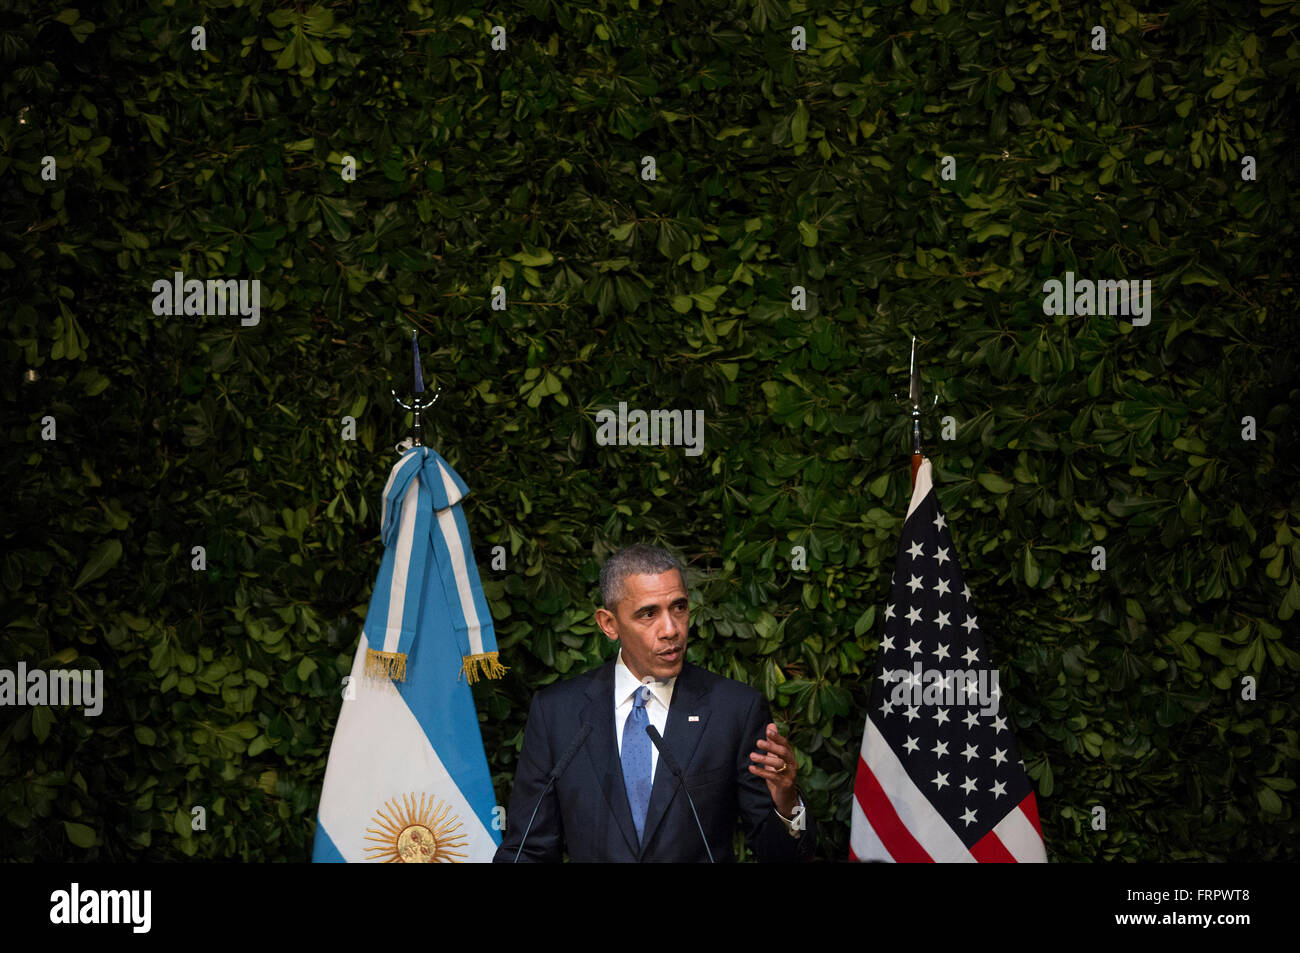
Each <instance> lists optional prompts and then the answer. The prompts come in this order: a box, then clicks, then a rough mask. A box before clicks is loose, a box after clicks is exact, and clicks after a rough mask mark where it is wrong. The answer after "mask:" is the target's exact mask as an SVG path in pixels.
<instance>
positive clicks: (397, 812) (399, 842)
mask: <svg viewBox="0 0 1300 953" xmlns="http://www.w3.org/2000/svg"><path fill="white" fill-rule="evenodd" d="M426 798H427V800H428V805H427V806H426V804H425V800H426ZM384 808H387V813H385V810H384ZM448 814H451V807H450V806H449V805H447V804H446V803H445V802H443V801H439V800H436V799H435V798H434V797H432V796H431V795H425V794H421V795H420V805H419V807H418V808H417V807H416V805H415V795H414V794H403V795H402V803H401V804H398V803H397V800H396V798H394V799H393V800H390V801H387V802H385V804H384V807H383V808H380V809H379V810H377V811H375V815H376V816H375V817H374V818H372V823H374V824H375V825H377V828H378V829H376V828H375V827H367V828H366V833H367V834H373V835H376V836H373V837H367V838H366V840H369V841H377V842H378V843H379V844H380V845H382V846H379V847H367V848H366V854H367V855H368V856H367V857H366V859H367V860H372V861H380V862H382V863H385V864H458V863H460V862H461V861H462V860H464V859H465V854H464V852H462V851H461V850H459V849H458V848H462V847H464V846H465V844H466V839H465V835H464V834H462V833H461V823H460V818H458V817H457V816H456V815H455V814H451V816H450V817H448V816H447V815H448Z"/></svg>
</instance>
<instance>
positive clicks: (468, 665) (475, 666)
mask: <svg viewBox="0 0 1300 953" xmlns="http://www.w3.org/2000/svg"><path fill="white" fill-rule="evenodd" d="M460 671H461V674H462V675H464V676H465V678H466V679H467V680H468V681H469V683H470V684H471V685H473V684H474V683H475V682H477V681H478V680H479V678H500V677H501V676H502V675H504V674H505V673H506V672H507V671H509V669H507V668H506V667H505V666H504V665H502V664H501V661H500V660H499V659H498V657H497V653H496V652H483V653H482V654H480V655H466V656H463V657H462V658H461V663H460Z"/></svg>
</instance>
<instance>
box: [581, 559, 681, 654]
mask: <svg viewBox="0 0 1300 953" xmlns="http://www.w3.org/2000/svg"><path fill="white" fill-rule="evenodd" d="M689 619H690V614H689V611H688V603H687V598H686V587H685V586H683V585H682V577H681V573H679V572H677V570H675V569H670V570H668V572H664V573H660V574H659V575H657V576H652V575H639V574H638V575H631V576H624V577H623V598H622V599H620V600H619V602H618V605H616V606H614V607H613V611H610V609H609V608H603V609H597V610H596V621H597V622H598V623H599V624H600V627H601V629H602V630H604V632H605V635H607V636H608V637H609V638H611V639H614V640H616V641H618V642H621V643H622V645H623V662H624V664H626V665H627V667H628V668H629V669H630V670H631V672H632V674H633V675H635V676H636V677H637V678H645V677H646V676H647V675H649V676H651V677H652V678H654V679H656V680H663V679H667V678H672V677H673V676H675V675H677V674H678V673H679V672H681V670H682V661H683V660H684V659H685V658H686V630H687V625H688V622H689Z"/></svg>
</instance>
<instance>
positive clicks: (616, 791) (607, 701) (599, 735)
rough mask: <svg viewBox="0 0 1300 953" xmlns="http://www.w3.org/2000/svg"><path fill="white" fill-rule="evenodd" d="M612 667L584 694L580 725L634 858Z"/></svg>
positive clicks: (633, 830) (636, 846) (635, 847)
mask: <svg viewBox="0 0 1300 953" xmlns="http://www.w3.org/2000/svg"><path fill="white" fill-rule="evenodd" d="M615 664H617V663H616V662H609V663H607V664H606V665H605V667H604V668H602V669H601V670H600V672H599V674H598V676H597V677H596V679H595V680H594V681H593V682H592V686H591V688H590V689H589V690H588V692H587V698H588V701H587V707H586V708H584V709H583V711H582V721H584V722H585V723H587V724H589V725H591V737H590V738H589V739H588V740H587V744H586V745H584V746H583V747H584V748H586V751H587V756H588V757H589V758H590V759H591V766H592V769H593V770H594V771H595V772H596V778H597V779H598V780H599V782H600V789H601V792H602V793H603V794H604V795H605V802H606V804H607V805H608V806H609V812H610V814H612V815H613V817H614V820H615V821H616V822H617V823H618V829H619V830H620V831H621V832H622V834H623V839H624V840H625V841H627V848H628V851H629V852H630V853H631V854H632V855H633V856H636V854H637V852H638V850H639V849H640V845H639V844H638V843H637V839H636V825H634V824H633V823H632V808H631V806H630V805H629V804H628V800H627V788H626V787H624V785H623V762H622V761H621V760H620V759H619V756H618V738H617V737H615V735H614V665H615ZM674 707H675V706H674ZM652 793H653V792H652ZM651 803H653V800H652V802H651Z"/></svg>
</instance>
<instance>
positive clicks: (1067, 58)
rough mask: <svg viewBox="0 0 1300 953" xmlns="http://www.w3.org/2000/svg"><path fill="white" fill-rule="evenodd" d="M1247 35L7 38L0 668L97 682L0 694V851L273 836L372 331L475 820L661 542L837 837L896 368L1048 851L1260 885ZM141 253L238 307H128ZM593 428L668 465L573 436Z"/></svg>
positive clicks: (1286, 212)
mask: <svg viewBox="0 0 1300 953" xmlns="http://www.w3.org/2000/svg"><path fill="white" fill-rule="evenodd" d="M1297 8H1298V5H1297V4H1295V3H1290V2H1278V0H1264V2H1262V3H1245V2H1235V0H1220V2H1183V3H1177V4H1173V5H1169V6H1167V7H1165V8H1163V9H1160V10H1158V11H1151V12H1146V11H1138V10H1137V9H1136V8H1134V7H1132V6H1130V5H1129V4H1127V3H1124V2H1108V3H1103V4H1100V5H1096V4H1091V5H1076V4H1071V3H1063V2H1059V0H1033V2H1024V0H999V2H996V3H993V2H984V0H975V2H970V3H950V2H949V0H942V2H941V0H913V2H911V3H882V4H878V5H865V6H864V5H861V4H856V3H839V4H824V3H812V4H798V3H791V2H782V0H739V2H733V0H727V2H719V3H713V2H699V3H683V4H675V3H673V4H668V3H665V4H662V5H660V4H656V3H651V2H647V0H640V2H636V0H629V2H626V3H624V2H619V3H612V2H608V3H607V2H599V0H593V2H587V3H550V2H544V0H536V2H524V3H518V4H512V5H510V7H509V9H508V10H504V9H503V10H502V11H496V10H485V9H482V8H479V7H475V6H472V5H464V6H455V5H452V4H448V3H439V2H432V3H426V2H424V0H409V2H407V3H405V4H399V3H371V4H365V3H329V4H319V5H314V6H310V5H307V4H306V3H299V4H285V5H283V6H278V5H276V4H272V3H263V2H258V0H243V2H241V0H229V2H214V3H206V4H196V3H191V2H187V0H178V2H176V3H174V4H170V3H163V2H161V0H155V2H150V3H125V2H120V0H106V2H104V3H102V4H96V5H94V9H91V7H89V6H87V7H85V8H82V9H80V10H78V9H75V8H71V7H69V8H64V7H63V6H61V5H60V4H52V5H51V4H44V3H36V2H24V0H16V2H12V3H9V4H8V5H7V6H6V8H5V9H4V10H3V11H2V12H0V57H2V58H3V62H4V68H3V71H2V73H3V80H2V82H0V90H2V91H3V100H4V108H3V110H2V111H0V145H2V146H3V156H2V157H0V176H2V179H0V181H2V183H3V184H2V185H0V188H2V189H3V196H4V199H3V211H2V215H3V227H2V228H0V276H2V279H0V280H2V281H3V288H2V289H0V314H2V315H3V321H4V326H5V334H4V338H3V342H2V343H0V347H2V348H3V355H4V368H5V372H4V374H3V377H2V378H0V388H2V389H3V397H4V401H3V403H4V408H3V414H4V417H3V421H2V428H3V434H4V442H5V445H6V446H5V452H4V454H3V461H2V463H0V467H2V468H3V480H4V487H5V492H6V495H7V497H8V505H7V506H6V507H5V508H4V522H3V538H4V552H3V559H2V561H0V582H2V592H3V611H2V615H3V623H4V631H3V640H2V641H0V666H4V667H10V668H12V667H13V666H14V665H16V663H17V662H18V661H19V660H23V661H25V662H27V664H28V665H29V666H44V667H59V666H66V667H74V668H76V667H82V668H102V669H103V670H104V672H105V676H106V685H107V696H106V707H105V710H104V712H103V714H102V715H101V716H99V717H98V718H93V719H92V718H87V717H85V716H84V715H83V714H82V713H81V712H80V711H78V710H72V709H56V708H49V707H36V708H12V709H8V710H6V711H5V712H4V715H3V723H2V725H3V726H2V728H0V844H2V845H3V848H2V851H3V855H4V856H5V857H6V858H8V859H20V860H29V859H37V858H39V859H44V860H57V859H82V858H84V859H97V860H127V859H130V860H160V859H172V858H177V857H181V856H193V857H220V858H238V859H248V860H303V859H306V858H307V857H308V856H309V852H310V843H311V836H312V830H313V825H314V816H315V806H316V801H317V798H318V797H319V792H320V784H321V780H322V775H323V771H324V765H325V758H326V754H327V750H328V745H329V740H330V737H331V732H332V729H333V725H334V720H335V718H336V716H337V712H338V708H339V704H340V696H339V683H340V678H341V676H342V675H343V674H344V673H345V672H346V671H347V668H348V664H349V662H350V659H351V655H352V652H353V650H354V647H355V643H356V638H357V634H358V632H359V629H360V624H361V619H362V617H363V614H364V611H365V607H366V604H367V600H368V596H369V591H370V586H371V583H372V581H373V578H374V575H375V572H376V571H377V569H378V565H379V559H380V548H379V541H378V534H377V528H378V526H377V522H378V520H377V512H376V507H377V503H378V500H379V496H380V493H381V490H382V487H383V481H384V479H385V477H386V475H387V472H388V470H389V468H390V467H391V465H392V463H393V462H394V460H395V454H394V452H393V444H394V443H395V442H396V441H397V440H399V439H401V438H402V437H404V436H405V435H406V426H407V424H406V421H404V420H403V419H402V418H401V417H400V416H399V412H397V411H395V409H394V407H393V405H392V402H391V398H390V397H389V388H390V387H396V388H398V389H399V390H404V389H405V388H406V387H407V382H408V377H407V370H406V368H407V366H408V358H407V353H408V352H407V345H408V342H409V335H410V331H411V329H413V328H415V329H418V330H420V331H421V332H422V336H421V340H422V346H423V348H424V352H425V368H426V371H427V372H428V374H429V377H430V378H431V379H436V383H437V384H439V385H440V386H441V387H442V397H441V399H440V401H439V403H438V404H437V407H436V410H435V412H434V413H433V415H432V419H431V421H430V422H431V424H432V426H433V428H434V433H433V436H432V439H431V440H430V442H432V443H434V444H435V445H436V446H437V447H438V448H439V449H440V451H441V452H442V453H443V454H444V455H445V456H446V457H447V458H448V460H449V461H450V462H451V463H452V465H453V466H455V467H456V468H457V469H458V470H459V472H460V473H461V474H462V475H463V476H465V478H466V479H467V480H468V482H469V483H470V485H471V489H472V494H471V496H470V497H469V500H468V502H467V517H468V520H469V524H470V529H471V532H472V534H473V536H474V539H475V543H476V547H477V552H476V555H477V556H478V560H479V566H480V570H481V572H482V575H483V580H484V585H485V588H486V590H487V592H488V595H489V598H490V602H491V605H492V610H493V614H494V617H495V619H496V625H497V630H498V634H499V638H500V644H501V649H502V653H503V660H504V661H505V662H506V664H508V665H510V666H511V670H510V672H509V674H508V676H507V677H506V678H505V679H503V680H502V681H500V682H491V683H480V684H479V685H478V686H476V692H477V697H478V701H479V709H480V712H481V715H482V721H483V739H484V744H485V747H486V750H487V752H488V756H489V759H490V761H491V763H492V766H493V771H494V775H495V781H496V786H497V792H498V796H499V798H500V799H501V800H502V801H503V802H504V800H505V798H506V797H507V796H508V791H509V780H510V777H511V775H512V771H513V765H514V759H515V757H516V750H517V745H518V743H519V739H520V734H521V729H522V723H523V717H524V712H525V711H526V705H527V701H528V698H529V697H530V695H531V693H532V692H533V691H534V690H535V689H537V688H538V687H539V686H541V685H544V684H546V683H548V682H550V681H553V680H554V679H557V678H561V677H564V676H566V675H570V674H575V673H577V672H579V671H582V670H584V669H586V668H588V667H590V666H592V665H594V664H596V663H597V662H598V661H599V660H600V659H602V658H604V657H606V655H607V654H608V653H609V651H610V646H609V645H608V644H607V643H605V641H604V639H603V637H601V636H600V635H599V633H598V631H597V630H596V627H595V625H594V621H593V619H592V605H593V597H594V594H595V589H596V587H595V580H596V576H597V569H598V565H599V562H600V560H601V559H602V558H603V557H604V556H605V555H606V554H608V552H610V551H611V550H612V549H613V548H614V547H616V546H618V545H620V544H623V543H627V542H632V541H637V540H657V541H660V542H663V543H666V544H668V545H671V546H673V547H675V548H677V549H678V550H679V551H680V552H682V553H683V555H684V557H685V558H686V559H687V561H688V562H689V565H690V567H691V586H692V592H693V597H694V603H695V609H694V614H693V624H692V637H693V642H692V646H691V649H690V653H689V657H690V659H691V660H692V661H694V662H697V663H699V664H701V665H704V666H706V667H708V668H711V669H713V670H715V671H719V672H722V673H724V674H728V675H731V676H734V677H736V678H740V679H743V680H745V681H748V682H750V683H752V684H754V685H756V686H757V687H759V688H760V689H761V690H762V691H763V692H764V693H765V694H766V695H767V696H768V697H769V698H770V699H771V700H772V702H773V706H774V709H775V710H776V711H777V713H778V716H779V719H780V720H782V721H783V723H786V724H789V725H790V726H791V729H792V731H793V740H794V742H795V744H796V745H797V747H798V748H799V750H800V752H801V756H800V776H801V778H802V779H803V781H804V786H805V790H806V795H807V798H808V800H809V801H810V802H811V807H812V809H813V810H814V812H815V813H816V815H817V816H818V817H819V818H821V819H822V823H823V831H824V837H823V843H822V846H821V854H822V856H824V857H826V858H836V859H838V858H843V857H844V856H845V855H846V853H847V840H848V816H849V815H848V811H849V803H850V802H849V798H850V796H851V787H852V775H853V770H854V765H855V760H856V753H857V749H858V744H859V740H860V737H861V732H862V720H863V717H864V708H865V701H866V690H867V683H868V679H869V674H870V671H871V666H872V663H873V660H874V658H875V652H876V646H877V637H878V631H879V623H880V620H879V618H878V617H877V612H876V610H877V607H880V606H882V604H883V603H884V601H885V599H886V595H887V591H888V577H889V573H890V569H891V566H892V559H893V556H894V552H895V546H896V544H897V539H898V533H899V528H900V520H901V517H902V515H903V513H904V511H905V508H906V500H907V496H908V485H907V484H908V477H907V458H906V456H905V454H906V451H907V446H908V442H907V426H908V424H907V419H906V417H905V416H904V414H903V413H902V412H901V409H900V407H899V405H898V404H897V403H896V402H895V400H894V395H895V394H896V393H897V392H900V391H904V390H905V388H906V360H907V348H908V335H909V334H912V333H915V334H916V335H918V337H919V339H920V342H921V356H922V361H923V368H924V373H925V375H926V385H927V388H929V389H932V390H934V391H937V393H938V394H939V397H940V408H939V411H938V416H936V417H935V418H933V419H931V420H930V421H929V422H928V424H927V427H928V432H929V435H930V436H931V437H932V438H934V437H936V435H937V433H938V429H939V416H942V415H951V416H952V417H953V418H954V423H955V425H956V434H955V439H953V440H951V441H941V440H938V439H931V441H930V445H931V448H932V449H931V454H932V457H933V459H934V460H935V464H936V482H937V484H938V486H939V497H940V501H941V503H942V505H943V506H944V507H945V508H946V510H947V513H948V517H949V523H950V525H951V527H952V530H953V532H954V535H955V538H956V541H957V545H958V547H959V551H960V555H961V558H962V560H963V563H964V565H965V567H966V571H967V575H968V578H969V580H970V584H971V587H972V590H973V592H974V594H975V599H976V600H977V604H978V606H979V609H980V618H981V620H982V624H983V625H984V627H985V630H986V632H987V633H988V636H989V639H990V644H991V647H992V652H993V655H994V658H995V660H996V661H998V662H999V663H1000V665H1001V667H1002V673H1003V683H1002V684H1003V688H1004V691H1005V692H1006V695H1007V698H1006V703H1007V707H1008V709H1009V711H1010V713H1011V715H1012V718H1013V722H1014V724H1015V726H1016V729H1017V733H1018V737H1019V741H1020V744H1021V747H1022V749H1023V750H1024V753H1025V760H1026V764H1027V766H1028V769H1029V771H1030V773H1031V775H1032V776H1033V778H1034V779H1035V781H1036V783H1037V790H1038V793H1039V804H1040V810H1041V812H1042V819H1043V824H1044V829H1045V834H1046V837H1047V843H1048V849H1049V852H1050V854H1051V856H1052V858H1053V859H1054V860H1059V861H1082V860H1099V859H1117V860H1197V859H1204V860H1222V859H1234V860H1258V859H1282V858H1288V859H1295V857H1296V844H1297V843H1300V837H1298V836H1297V835H1298V834H1300V829H1298V826H1297V819H1296V801H1295V794H1294V792H1295V784H1296V776H1297V770H1298V766H1297V760H1298V759H1300V750H1298V749H1297V712H1296V706H1297V669H1298V668H1300V656H1298V655H1297V653H1296V651H1295V635H1296V624H1295V618H1294V614H1295V613H1296V611H1297V609H1300V579H1298V578H1297V572H1298V571H1300V496H1298V495H1297V489H1296V487H1297V476H1298V475H1300V472H1298V469H1300V468H1298V467H1297V455H1296V453H1295V449H1294V448H1295V443H1296V439H1297V427H1296V416H1295V414H1296V409H1297V401H1298V399H1300V395H1298V394H1297V386H1298V385H1297V370H1298V368H1297V361H1296V349H1295V338H1296V330H1297V329H1296V324H1295V321H1294V319H1293V317H1292V316H1293V315H1294V312H1295V307H1296V301H1295V295H1294V278H1293V272H1294V267H1295V262H1294V248H1295V245H1296V241H1295V222H1296V221H1297V218H1300V203H1298V202H1297V198H1296V177H1295V165H1294V163H1295V136H1294V132H1295V129H1294V124H1295V111H1294V108H1293V106H1294V103H1295V101H1296V98H1297V74H1296V68H1297V64H1298V63H1300V46H1298V45H1297V29H1298V27H1300V17H1298V16H1297ZM1098 24H1100V25H1103V26H1104V27H1105V28H1106V34H1107V47H1106V49H1105V50H1104V51H1094V50H1093V49H1092V48H1091V42H1092V32H1091V31H1092V27H1093V26H1094V25H1098ZM195 25H202V26H204V27H205V29H206V50H205V51H201V50H195V49H193V47H192V42H193V34H192V32H191V31H192V28H193V27H194V26H195ZM493 26H504V27H505V29H506V40H507V46H506V49H505V50H504V51H500V52H498V51H494V50H493V49H492V48H491V41H492V35H491V30H492V28H493ZM794 26H802V27H804V28H805V29H806V31H807V43H808V50H807V52H805V53H796V52H792V51H791V49H790V40H791V28H792V27H794ZM45 155H53V156H54V157H55V159H56V160H57V170H58V172H57V179H56V180H55V181H46V180H43V179H42V177H41V167H42V166H41V159H42V157H43V156H45ZM345 155H351V156H353V157H355V159H356V161H357V163H358V176H357V178H356V180H355V181H354V182H347V181H344V180H343V178H342V177H341V175H340V169H341V162H342V160H343V157H344V156H345ZM945 155H951V156H954V157H955V158H956V160H957V169H958V174H957V177H956V179H955V181H944V180H941V178H940V177H939V174H938V170H939V162H940V159H941V157H942V156H945ZM1243 155H1251V156H1253V157H1254V158H1255V159H1256V161H1257V163H1258V179H1257V180H1256V181H1243V180H1242V177H1241V164H1240V160H1241V157H1242V156H1243ZM643 156H652V157H653V158H654V161H655V163H656V166H657V178H656V179H654V180H653V181H648V180H645V179H643V178H642V177H641V170H642V168H643V164H642V157H643ZM177 270H180V271H183V272H184V273H185V276H186V277H187V278H192V277H196V278H207V277H232V278H246V279H247V278H258V279H260V281H261V282H262V292H263V295H262V308H263V313H262V317H261V323H260V324H259V325H258V326H256V327H241V326H240V324H239V320H238V318H231V317H221V316H207V317H200V316H190V317H185V316H178V317H155V316H154V315H153V314H152V312H151V310H150V303H151V301H152V298H153V296H152V293H151V291H150V286H151V285H152V283H153V282H154V281H155V280H158V279H160V278H164V279H170V277H171V275H172V273H173V272H174V271H177ZM1066 271H1074V272H1075V273H1076V274H1077V275H1079V276H1086V277H1090V278H1094V279H1097V278H1149V279H1151V281H1152V283H1153V285H1154V288H1155V304H1154V309H1153V313H1152V321H1151V324H1150V325H1149V326H1147V327H1132V326H1131V325H1130V323H1129V322H1128V320H1127V319H1117V318H1115V317H1100V316H1092V317H1067V316H1057V317H1048V316H1045V315H1044V313H1043V310H1042V300H1043V293H1042V283H1043V281H1044V280H1045V279H1046V278H1049V277H1058V278H1062V277H1064V274H1065V272H1066ZM496 285H501V286H503V287H504V288H505V290H506V293H507V296H508V304H507V307H506V308H505V310H492V308H491V307H490V295H491V290H492V288H493V287H494V286H496ZM796 285H800V286H803V287H804V288H805V289H806V291H807V308H806V310H804V311H797V310H794V309H792V307H791V301H792V298H791V291H792V288H793V287H794V286H796ZM29 370H30V371H34V372H35V379H34V380H28V379H26V378H27V377H28V376H30V375H28V371H29ZM431 383H432V380H431ZM620 400H624V401H627V402H628V404H629V406H631V407H641V408H646V409H649V408H680V409H694V408H700V409H703V410H704V411H705V414H706V421H707V435H706V444H705V452H704V454H703V455H702V456H700V457H687V456H685V455H684V453H683V451H682V449H681V448H651V447H643V448H633V447H600V446H597V445H596V442H595V426H594V415H595V412H596V411H597V410H598V409H600V408H602V407H614V406H616V405H617V403H618V402H619V401H620ZM46 415H51V416H53V417H54V418H55V421H56V424H57V439H56V440H53V441H47V440H43V439H42V437H41V431H42V418H43V417H45V416H46ZM345 415H353V416H355V418H356V420H357V422H358V423H357V440H356V441H345V440H343V439H342V438H341V434H342V426H343V423H342V420H343V417H344V416H345ZM1247 416H1249V417H1253V418H1254V421H1255V427H1256V430H1255V435H1254V439H1253V440H1246V439H1243V436H1242V434H1243V426H1244V425H1243V418H1244V417H1247ZM197 545H201V546H203V547H205V549H206V553H207V569H206V571H203V572H197V571H194V570H192V569H191V559H192V557H191V550H192V547H194V546H197ZM495 545H501V546H504V547H505V548H506V550H507V568H506V570H505V571H502V572H493V571H491V570H490V568H489V562H490V553H491V550H492V547H493V546H495ZM796 545H797V546H803V547H806V550H807V553H808V563H807V569H806V570H802V571H800V570H792V569H791V562H790V556H791V552H792V547H793V546H796ZM1096 545H1104V546H1105V547H1106V553H1107V568H1106V570H1105V571H1102V572H1098V571H1094V570H1092V569H1091V568H1090V565H1091V562H1092V558H1093V557H1092V548H1093V547H1094V546H1096ZM1247 675H1249V676H1252V677H1253V678H1255V679H1256V680H1257V682H1258V697H1257V698H1256V699H1254V700H1245V699H1243V697H1242V679H1243V677H1244V676H1247ZM194 805H204V806H205V807H206V808H207V811H208V829H207V830H206V831H202V832H194V831H191V829H190V809H191V807H192V806H194ZM1097 805H1100V806H1102V807H1104V808H1105V809H1106V813H1107V826H1106V829H1105V830H1101V831H1096V830H1093V829H1092V826H1091V823H1090V822H1091V816H1092V815H1091V811H1092V808H1093V807H1094V806H1097Z"/></svg>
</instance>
